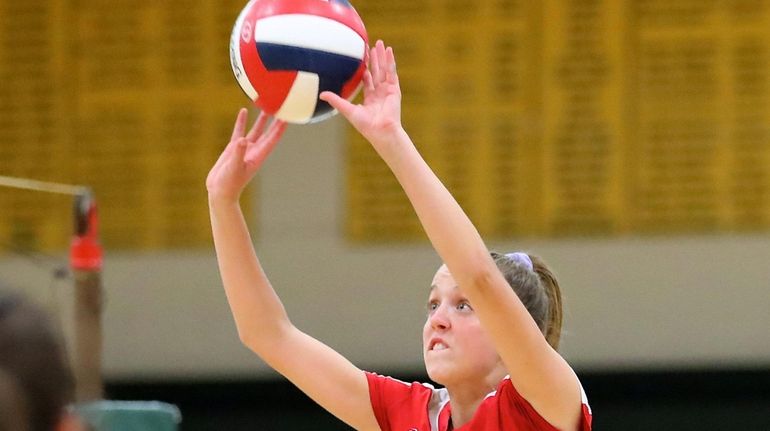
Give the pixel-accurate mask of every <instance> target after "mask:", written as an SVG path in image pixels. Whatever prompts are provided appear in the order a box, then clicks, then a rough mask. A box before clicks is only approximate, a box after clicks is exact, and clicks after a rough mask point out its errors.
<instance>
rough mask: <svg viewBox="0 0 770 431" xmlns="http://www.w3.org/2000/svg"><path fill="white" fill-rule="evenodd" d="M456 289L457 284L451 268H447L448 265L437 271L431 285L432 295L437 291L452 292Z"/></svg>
mask: <svg viewBox="0 0 770 431" xmlns="http://www.w3.org/2000/svg"><path fill="white" fill-rule="evenodd" d="M456 289H457V282H456V281H455V279H454V277H452V274H451V273H450V272H449V268H447V267H446V265H441V267H440V268H439V269H438V271H436V274H435V275H434V276H433V281H432V282H431V284H430V291H431V293H433V292H436V291H439V292H451V291H453V290H456Z"/></svg>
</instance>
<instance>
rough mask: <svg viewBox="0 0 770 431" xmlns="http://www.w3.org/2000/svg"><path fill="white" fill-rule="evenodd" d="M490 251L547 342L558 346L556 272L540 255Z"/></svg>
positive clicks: (559, 324)
mask: <svg viewBox="0 0 770 431" xmlns="http://www.w3.org/2000/svg"><path fill="white" fill-rule="evenodd" d="M491 255H492V258H493V259H494V261H495V264H496V265H497V268H498V269H499V270H500V272H502V273H503V276H504V277H505V279H506V281H508V284H509V285H511V287H512V288H513V291H514V292H516V295H517V296H518V297H519V299H520V300H521V302H522V303H523V304H524V307H526V308H527V311H529V314H530V315H531V316H532V318H533V319H534V320H535V323H536V324H537V327H538V328H540V331H541V332H542V333H543V335H544V336H545V339H546V341H548V344H550V345H551V347H553V348H554V349H555V350H558V349H559V341H560V339H561V327H562V300H561V289H560V287H559V282H558V281H557V280H556V276H555V275H554V274H553V272H552V271H551V270H550V268H548V266H547V265H546V264H545V262H544V261H543V259H541V258H540V257H539V256H533V255H530V254H526V253H515V254H514V253H511V254H500V253H495V252H492V253H491ZM515 255H518V256H515ZM520 256H526V257H525V259H528V260H529V262H526V261H525V262H523V261H522V258H521V257H520ZM530 263H531V265H530Z"/></svg>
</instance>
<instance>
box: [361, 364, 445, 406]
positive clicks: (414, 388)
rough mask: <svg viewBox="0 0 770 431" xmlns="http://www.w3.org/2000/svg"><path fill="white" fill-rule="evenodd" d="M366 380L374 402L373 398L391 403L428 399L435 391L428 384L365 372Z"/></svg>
mask: <svg viewBox="0 0 770 431" xmlns="http://www.w3.org/2000/svg"><path fill="white" fill-rule="evenodd" d="M366 380H367V382H368V383H369V394H370V396H371V397H372V401H374V399H375V397H376V398H379V399H380V401H385V402H388V403H392V402H394V401H396V400H399V399H403V398H417V399H425V400H427V399H429V398H430V397H431V396H432V394H433V392H434V391H436V390H437V389H435V388H434V387H433V386H432V385H430V384H428V383H418V382H405V381H403V380H399V379H395V378H393V377H389V376H383V375H380V374H375V373H370V372H368V371H367V372H366Z"/></svg>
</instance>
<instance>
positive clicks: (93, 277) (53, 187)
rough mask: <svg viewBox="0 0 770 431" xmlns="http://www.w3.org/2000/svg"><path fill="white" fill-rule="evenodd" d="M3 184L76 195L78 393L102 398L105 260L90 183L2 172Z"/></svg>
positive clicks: (73, 257)
mask: <svg viewBox="0 0 770 431" xmlns="http://www.w3.org/2000/svg"><path fill="white" fill-rule="evenodd" d="M0 187H11V188H15V189H23V190H34V191H39V192H45V193H56V194H65V195H70V196H73V215H74V217H73V219H74V225H75V226H74V229H73V234H72V241H71V243H70V253H69V261H70V262H69V264H70V268H71V270H72V273H73V278H74V280H75V301H74V302H75V306H74V308H75V313H74V314H75V348H74V352H73V353H74V355H73V357H74V362H75V363H74V371H75V384H76V386H75V397H76V401H77V402H79V403H80V402H88V401H95V400H100V399H102V397H103V395H104V383H103V380H102V324H101V323H102V319H101V318H102V263H103V259H102V257H103V250H102V246H101V244H100V243H99V231H98V228H99V219H98V214H97V208H96V200H95V198H94V195H93V193H92V191H91V189H90V188H89V187H86V186H78V185H70V184H60V183H52V182H47V181H37V180H32V179H28V178H17V177H8V176H2V175H0Z"/></svg>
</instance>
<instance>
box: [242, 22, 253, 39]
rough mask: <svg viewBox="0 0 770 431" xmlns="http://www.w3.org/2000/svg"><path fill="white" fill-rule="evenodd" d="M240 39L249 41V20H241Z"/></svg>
mask: <svg viewBox="0 0 770 431" xmlns="http://www.w3.org/2000/svg"><path fill="white" fill-rule="evenodd" d="M241 39H243V41H244V42H246V43H249V42H250V41H251V23H250V22H249V21H244V22H243V28H242V29H241Z"/></svg>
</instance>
